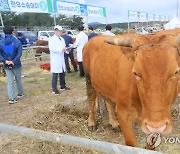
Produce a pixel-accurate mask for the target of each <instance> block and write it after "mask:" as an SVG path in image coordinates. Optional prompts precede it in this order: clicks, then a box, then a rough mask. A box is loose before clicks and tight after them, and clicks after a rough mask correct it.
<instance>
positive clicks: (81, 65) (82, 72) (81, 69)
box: [78, 62, 84, 77]
mask: <svg viewBox="0 0 180 154" xmlns="http://www.w3.org/2000/svg"><path fill="white" fill-rule="evenodd" d="M78 63H79V71H80V76H81V77H83V76H84V68H83V62H78Z"/></svg>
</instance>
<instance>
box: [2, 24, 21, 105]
mask: <svg viewBox="0 0 180 154" xmlns="http://www.w3.org/2000/svg"><path fill="white" fill-rule="evenodd" d="M13 31H14V30H13V28H12V27H11V26H9V25H7V26H5V27H4V28H3V32H4V34H5V37H4V38H3V39H2V40H0V59H1V60H2V62H3V67H4V69H5V72H6V75H7V89H8V97H9V103H10V104H13V103H16V102H17V99H18V98H21V97H23V96H24V95H23V91H22V82H21V61H20V58H21V56H22V45H21V42H20V41H19V40H18V39H17V38H15V37H14V36H13ZM14 78H15V81H16V89H17V97H16V96H15V91H14Z"/></svg>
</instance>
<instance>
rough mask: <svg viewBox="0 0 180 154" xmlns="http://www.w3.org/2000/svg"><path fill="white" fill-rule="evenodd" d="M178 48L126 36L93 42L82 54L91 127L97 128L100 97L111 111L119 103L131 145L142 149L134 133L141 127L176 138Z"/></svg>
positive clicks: (171, 42)
mask: <svg viewBox="0 0 180 154" xmlns="http://www.w3.org/2000/svg"><path fill="white" fill-rule="evenodd" d="M104 40H106V42H108V43H110V44H108V43H105V42H104ZM111 44H114V45H111ZM178 48H179V42H178V39H177V38H176V37H173V36H170V35H167V36H166V35H160V36H156V35H144V36H139V35H127V36H121V37H119V38H112V37H111V39H110V37H108V36H98V37H95V38H93V39H92V40H90V41H89V42H88V43H87V44H86V45H85V47H84V49H83V64H84V70H85V73H86V84H87V94H88V101H89V118H88V126H89V127H94V126H95V120H94V104H95V99H96V94H97V93H100V94H101V95H102V96H104V97H105V98H106V99H107V100H109V101H108V103H109V106H111V107H110V109H111V110H112V103H111V102H114V103H116V107H117V116H118V121H119V124H120V127H121V129H122V133H123V136H124V138H125V143H126V145H130V146H138V143H137V140H136V137H135V135H134V131H133V128H132V123H133V122H136V121H137V122H139V123H140V125H141V128H142V130H143V131H144V132H145V133H153V132H154V133H160V134H168V133H169V132H171V130H172V117H171V107H172V103H173V102H174V101H175V99H176V96H177V93H178V88H177V87H178V86H177V85H178V84H177V81H178V80H179V78H180V73H179V72H180V68H179V66H178V58H179V49H178ZM113 122H115V119H113Z"/></svg>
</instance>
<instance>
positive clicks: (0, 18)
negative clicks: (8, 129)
mask: <svg viewBox="0 0 180 154" xmlns="http://www.w3.org/2000/svg"><path fill="white" fill-rule="evenodd" d="M0 20H1V24H2V27H4V23H3V19H2V15H1V12H0Z"/></svg>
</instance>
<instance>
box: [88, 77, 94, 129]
mask: <svg viewBox="0 0 180 154" xmlns="http://www.w3.org/2000/svg"><path fill="white" fill-rule="evenodd" d="M86 86H87V95H88V102H89V118H88V127H89V130H91V131H94V130H96V125H95V120H94V106H95V101H96V91H95V90H94V88H93V87H92V84H91V79H90V76H89V75H86Z"/></svg>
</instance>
